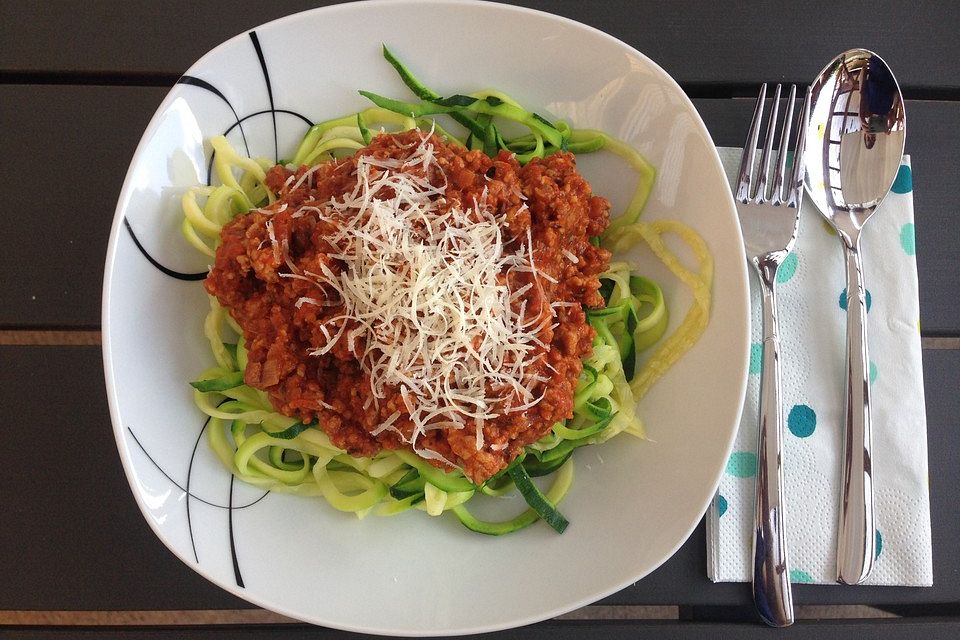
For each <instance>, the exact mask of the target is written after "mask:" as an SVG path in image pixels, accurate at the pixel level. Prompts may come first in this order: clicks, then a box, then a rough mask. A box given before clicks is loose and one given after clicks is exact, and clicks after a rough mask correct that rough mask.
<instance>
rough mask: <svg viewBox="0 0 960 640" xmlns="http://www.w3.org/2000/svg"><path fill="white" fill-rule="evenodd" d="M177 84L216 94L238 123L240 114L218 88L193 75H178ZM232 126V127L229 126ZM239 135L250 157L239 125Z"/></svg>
mask: <svg viewBox="0 0 960 640" xmlns="http://www.w3.org/2000/svg"><path fill="white" fill-rule="evenodd" d="M177 84H189V85H192V86H194V87H200V88H201V89H206V90H207V91H209V92H210V93H212V94H213V95H215V96H217V97H218V98H220V99H221V100H223V101H224V102H226V103H227V106H228V107H230V111H232V112H233V118H234V120H236V122H237V124H240V116H239V115H238V114H237V110H236V109H234V108H233V105H232V104H231V103H230V101H229V100H227V96H225V95H223V92H222V91H220V89H217V88H216V87H215V86H213V85H212V84H210V83H209V82H207V81H206V80H202V79H201V78H196V77H194V76H180V79H179V80H177ZM231 128H232V127H231ZM240 137H241V138H243V148H244V150H245V151H246V152H247V157H248V158H249V157H250V145H249V144H247V134H246V133H244V131H243V127H242V126H241V127H240ZM207 184H208V185H209V184H210V169H209V167H208V168H207Z"/></svg>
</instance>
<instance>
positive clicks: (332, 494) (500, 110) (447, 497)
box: [181, 48, 713, 535]
mask: <svg viewBox="0 0 960 640" xmlns="http://www.w3.org/2000/svg"><path fill="white" fill-rule="evenodd" d="M384 57H385V58H386V59H387V61H388V62H390V64H392V65H393V66H394V68H395V69H396V70H397V72H398V73H399V75H400V77H401V79H402V80H403V81H404V83H405V84H406V85H407V86H408V87H409V88H410V89H411V91H412V92H413V93H414V94H415V95H416V96H417V97H418V98H420V99H421V100H422V102H419V103H416V102H405V101H400V100H394V99H392V98H386V97H383V96H379V95H377V94H373V93H370V92H366V91H361V94H362V95H364V96H366V97H367V98H369V99H370V100H371V101H372V102H373V103H374V104H375V105H376V106H374V107H371V108H369V109H366V110H363V111H360V112H358V113H354V114H349V115H346V116H343V117H341V118H336V119H333V120H328V121H325V122H321V123H319V124H316V125H313V126H312V127H310V128H309V130H308V131H307V132H306V134H305V135H304V137H303V139H302V141H301V142H300V144H299V146H298V147H297V149H296V151H295V153H294V154H293V156H292V158H291V160H290V162H289V163H287V164H289V165H294V166H297V167H299V166H301V165H315V164H318V163H322V162H327V161H330V160H334V159H339V158H344V157H348V156H351V155H352V154H354V153H355V152H356V150H357V149H360V148H363V147H364V146H366V145H367V144H369V142H370V139H371V137H372V136H371V132H372V131H376V132H380V131H392V132H397V131H405V130H409V129H413V128H418V127H419V128H422V129H430V130H432V131H433V132H434V133H435V134H437V135H439V136H441V137H443V138H445V139H446V140H447V141H448V142H450V143H454V144H458V145H463V146H466V147H467V148H470V149H481V150H483V151H484V152H485V153H488V154H489V155H496V153H498V152H499V151H500V150H501V149H506V150H507V151H509V152H511V153H513V154H515V155H516V157H517V159H518V161H519V162H520V163H526V162H529V161H530V160H532V159H533V158H542V157H545V156H546V155H549V154H551V153H556V152H557V151H561V150H563V151H570V152H572V153H592V152H596V151H600V150H607V151H610V152H612V153H614V154H616V155H618V156H620V157H621V158H623V159H624V160H625V161H626V162H627V163H628V164H629V165H630V166H631V167H632V168H633V169H635V170H636V172H637V174H638V176H639V179H638V183H637V187H636V189H635V193H634V196H633V198H632V199H631V201H630V203H629V205H628V206H627V208H626V210H625V211H624V212H623V213H622V215H621V216H619V217H618V218H616V219H614V220H613V222H612V223H611V224H610V226H609V228H608V229H607V231H606V232H605V233H604V235H603V237H602V239H601V238H594V243H595V244H601V243H602V246H604V247H606V248H608V249H610V250H611V251H612V252H614V253H622V252H623V251H626V250H627V249H629V248H630V247H631V246H633V245H634V244H636V243H637V242H639V241H643V242H644V243H646V245H647V246H648V247H649V248H650V250H651V251H652V252H653V254H654V255H655V256H656V257H657V258H658V259H660V260H661V261H662V262H663V263H664V264H665V265H666V266H667V267H668V268H669V269H670V271H671V272H672V273H673V274H674V275H675V276H676V277H677V278H678V279H679V280H680V281H681V282H683V283H684V284H685V285H686V286H687V287H689V288H690V289H691V291H692V292H693V298H694V302H693V304H692V305H691V307H690V309H689V310H688V312H687V313H686V315H685V317H684V319H683V320H682V322H681V323H680V325H679V326H678V328H677V329H676V331H674V332H673V333H672V334H671V335H670V336H668V337H667V338H666V339H662V337H663V336H664V334H665V332H666V329H667V326H668V323H669V314H668V312H667V307H666V304H665V302H664V296H663V292H662V291H661V289H660V287H659V286H658V285H657V284H656V283H654V282H653V281H651V280H649V279H646V278H644V277H641V276H639V275H635V274H633V273H631V268H630V265H629V264H627V263H626V262H613V263H611V264H610V267H609V270H608V271H607V272H605V273H603V274H601V276H600V280H601V294H602V295H603V297H604V300H605V301H606V306H605V307H604V308H601V309H586V316H587V322H588V323H589V324H590V326H591V327H593V329H594V330H595V332H596V336H595V338H594V340H593V345H592V346H593V349H592V353H591V354H590V355H589V357H586V358H584V360H583V368H582V372H581V374H580V378H579V380H578V381H577V385H576V389H575V392H574V398H573V415H572V417H571V418H569V419H567V420H564V421H562V422H558V423H556V424H555V425H554V426H553V428H552V429H551V431H550V433H548V434H547V435H546V436H545V437H543V438H541V439H540V440H538V441H537V442H535V443H533V444H531V445H529V446H527V447H526V449H525V451H524V452H523V453H521V455H520V456H518V457H517V458H516V459H515V460H514V461H513V462H512V463H511V464H510V465H509V466H508V467H507V469H505V470H503V471H501V472H500V473H498V474H496V475H494V476H493V477H491V478H490V479H488V480H487V481H486V482H484V483H482V484H481V485H476V484H474V483H473V482H472V481H471V480H469V479H468V478H467V477H466V476H464V475H463V473H461V472H459V471H452V472H446V471H443V470H441V469H439V468H437V467H435V466H433V465H431V464H430V463H429V462H427V461H426V460H424V459H422V458H420V457H418V456H417V455H415V454H414V453H413V452H411V451H407V450H397V451H390V450H382V451H381V452H380V453H378V454H377V455H376V456H374V457H372V458H355V457H352V456H350V455H348V454H347V453H346V452H345V451H344V450H342V449H340V448H338V447H336V446H335V445H334V444H333V443H332V442H331V441H330V438H329V437H328V436H327V435H326V434H325V433H324V432H323V431H322V430H321V429H320V428H318V426H317V425H307V424H303V423H302V422H300V421H299V420H297V419H296V418H291V417H288V416H284V415H281V414H280V413H278V412H276V411H275V410H274V408H273V407H272V406H271V404H270V401H269V399H268V397H267V395H266V394H265V393H264V392H263V391H261V390H259V389H256V388H254V387H251V386H248V385H247V384H245V383H244V372H245V369H246V364H247V353H246V348H245V345H244V342H243V339H242V333H241V331H240V329H239V327H238V326H237V325H236V323H235V322H233V320H232V318H231V317H230V315H229V313H228V312H227V311H226V310H225V309H224V308H223V307H221V306H220V304H219V303H218V302H217V300H216V299H215V298H213V297H210V310H209V312H208V313H207V315H206V319H205V321H204V324H203V330H204V335H205V336H206V338H207V340H208V341H209V343H210V347H211V352H212V355H213V360H214V361H215V362H216V366H214V367H212V368H210V369H208V370H207V371H205V372H203V373H202V374H201V375H200V376H199V377H198V379H197V380H195V381H193V382H191V385H192V386H193V387H194V400H195V403H196V405H197V407H198V408H199V409H200V410H201V411H202V412H203V413H205V414H206V415H207V416H209V423H208V429H207V438H208V441H209V445H210V447H211V448H212V450H213V451H214V453H215V454H216V456H217V458H218V459H219V460H220V461H221V462H222V463H223V465H224V466H225V467H226V468H227V469H229V470H230V472H231V473H233V474H234V475H235V476H236V477H237V478H238V479H240V480H243V481H244V482H246V483H248V484H250V485H253V486H255V487H258V488H261V489H265V490H269V491H279V492H285V493H292V494H297V495H303V496H322V497H323V498H324V499H325V500H326V501H327V502H328V503H329V504H330V505H331V506H332V507H333V508H334V509H337V510H339V511H345V512H350V513H353V514H355V515H356V516H357V517H359V518H363V517H365V516H367V515H368V514H370V513H374V514H376V515H379V516H392V515H396V514H399V513H402V512H404V511H408V510H411V509H420V510H422V511H425V512H426V513H427V514H429V515H431V516H439V515H441V514H443V513H448V512H449V513H451V514H453V516H454V517H456V518H457V519H458V520H459V521H460V522H461V523H462V524H463V525H464V526H466V527H467V528H468V529H470V530H472V531H476V532H478V533H484V534H489V535H502V534H505V533H510V532H513V531H517V530H519V529H522V528H524V527H527V526H529V525H531V524H532V523H534V522H536V521H537V520H538V519H543V520H545V521H546V522H547V523H548V524H549V525H550V526H551V527H553V528H554V529H556V530H557V531H559V532H562V531H563V529H564V528H565V527H566V526H567V521H566V519H565V518H564V517H563V516H562V515H561V514H560V513H559V512H558V511H557V509H556V505H557V504H558V503H559V502H560V501H561V500H562V499H563V498H564V496H565V495H566V494H567V492H568V490H569V488H570V486H571V484H572V482H573V474H574V472H573V461H572V458H571V457H572V454H573V451H574V450H575V449H577V448H579V447H581V446H584V445H589V444H595V443H599V442H604V441H606V440H609V439H610V438H613V437H614V436H616V435H618V434H620V433H623V432H626V433H630V434H632V435H634V436H637V437H640V438H644V437H645V430H644V425H643V423H642V422H641V420H640V418H639V417H638V416H637V415H636V412H635V408H636V405H637V402H638V401H639V400H640V399H641V398H642V397H643V396H644V395H645V394H646V393H647V391H649V389H650V387H651V386H652V385H653V384H654V383H655V382H656V381H657V380H658V379H659V378H660V377H661V376H662V375H663V374H664V372H665V371H666V370H667V369H669V367H670V366H672V365H673V363H675V362H676V361H677V360H678V359H679V358H680V357H681V356H682V355H683V354H684V353H685V352H686V351H687V350H688V349H689V348H690V347H691V346H692V345H693V344H694V343H695V342H696V340H697V339H698V338H699V337H700V335H701V334H702V333H703V331H704V329H705V327H706V324H707V322H708V320H709V315H710V296H711V293H710V292H711V286H712V277H713V264H712V259H711V256H710V253H709V251H708V250H707V247H706V244H705V243H704V241H703V239H702V238H700V236H699V235H697V234H696V232H694V231H693V230H692V229H691V228H689V227H687V226H686V225H683V224H682V223H680V222H676V221H669V220H664V221H657V222H651V223H645V222H638V221H637V220H638V218H639V217H640V214H641V212H642V210H643V208H644V205H645V203H646V201H647V199H648V198H649V195H650V192H651V189H652V187H653V182H654V178H655V174H656V172H655V170H654V168H653V167H652V166H651V165H650V164H649V163H648V162H647V161H646V160H645V159H644V158H643V157H642V156H640V155H639V154H638V153H637V152H636V151H635V150H634V149H632V148H631V147H629V146H628V145H626V144H624V143H622V142H620V141H618V140H615V139H614V138H611V137H610V136H608V135H607V134H605V133H603V132H601V131H596V130H591V129H572V128H571V127H570V126H569V125H568V124H567V123H565V122H562V121H558V122H556V123H552V122H550V121H548V120H546V119H545V118H543V117H541V116H539V115H537V114H536V113H533V112H529V111H527V110H526V109H525V108H524V107H522V106H521V105H520V104H519V103H518V102H516V101H515V100H513V99H512V98H510V97H509V96H507V95H505V94H503V93H501V92H499V91H494V90H486V91H481V92H476V93H471V94H469V95H454V96H450V97H447V98H442V97H441V96H440V95H439V94H437V93H435V92H434V91H432V90H431V89H429V88H428V87H426V86H425V85H423V84H422V83H421V82H420V81H419V80H418V79H417V78H416V77H415V76H414V75H413V74H412V73H411V72H410V71H409V70H408V69H407V68H406V67H405V66H404V65H403V64H402V63H401V62H400V61H399V60H397V59H396V58H395V57H394V56H393V55H392V54H391V53H390V52H389V51H388V50H387V49H386V48H384ZM438 114H443V115H444V116H445V117H449V118H450V119H451V120H452V121H453V122H455V123H456V124H457V125H459V126H461V127H463V128H464V129H465V131H466V133H465V137H464V138H463V139H462V140H461V139H459V138H458V137H457V136H456V135H454V134H452V133H450V132H449V131H448V130H447V129H444V128H443V127H442V126H441V125H440V123H438V122H436V121H435V120H434V119H432V116H434V115H438ZM501 120H508V121H510V122H512V123H513V125H514V126H516V125H517V124H520V125H523V126H525V127H526V128H527V129H529V133H527V134H525V135H521V136H518V137H514V138H511V139H509V140H505V139H504V138H503V137H502V135H501V133H500V131H499V130H498V129H497V126H496V122H497V121H501ZM211 144H212V146H213V150H214V161H213V167H214V170H215V173H216V177H217V181H218V185H217V186H208V187H195V188H193V189H190V190H189V191H188V192H187V193H186V194H185V195H184V196H183V200H182V206H183V214H184V217H183V222H182V225H181V229H182V232H183V235H184V237H185V238H186V240H187V241H188V242H189V243H190V244H191V245H192V246H193V247H195V248H196V249H197V250H198V251H200V252H202V253H203V254H205V255H207V256H210V257H213V256H215V254H216V249H217V247H218V246H219V243H220V232H221V230H222V229H223V226H224V225H225V224H226V223H227V222H229V221H230V220H232V219H233V218H234V217H236V216H238V215H242V214H244V213H246V212H247V211H249V210H251V209H254V208H257V207H261V206H265V205H267V204H269V203H272V202H274V201H275V199H276V194H274V193H272V192H270V190H269V189H268V188H267V187H266V185H265V177H266V170H268V169H269V168H270V165H271V163H270V162H269V161H266V160H263V159H256V160H254V159H250V158H245V157H243V156H240V155H239V154H238V153H237V152H236V151H235V150H234V149H233V148H232V147H231V146H230V144H229V143H228V142H227V140H226V138H224V137H223V136H218V137H216V138H213V139H212V140H211ZM668 233H669V234H674V235H676V236H678V237H679V238H680V239H681V240H683V241H684V242H685V243H686V244H688V245H689V246H690V248H691V249H692V250H693V252H694V253H695V254H696V256H697V259H698V263H699V264H698V266H697V268H696V269H694V270H691V269H688V268H686V267H685V266H683V265H682V264H681V263H680V260H679V259H678V258H677V257H676V256H675V255H674V254H673V253H672V252H671V251H670V250H669V249H668V248H667V247H666V245H665V244H664V242H663V235H664V234H668ZM654 346H655V348H654V349H653V352H652V354H651V355H650V356H649V357H647V358H646V360H645V362H643V363H639V362H638V353H640V352H643V351H645V350H648V349H651V348H653V347H654ZM540 476H552V483H551V484H550V486H549V488H548V489H547V490H546V492H545V493H542V492H541V491H540V489H539V488H538V486H537V485H536V484H534V483H533V482H532V481H531V478H536V477H540ZM514 490H519V492H520V493H521V495H522V496H523V497H524V499H525V500H526V501H527V503H528V505H530V508H529V509H527V510H526V511H524V512H523V513H521V514H520V515H518V516H516V517H513V518H510V519H506V520H503V521H499V522H486V521H483V520H480V519H478V518H477V517H476V516H474V515H473V513H472V512H471V511H470V510H469V509H468V507H467V503H468V502H469V501H470V500H471V499H472V498H473V497H474V496H475V495H477V494H483V495H487V496H501V495H504V494H506V493H509V492H512V491H514Z"/></svg>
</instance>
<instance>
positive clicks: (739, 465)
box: [727, 451, 757, 478]
mask: <svg viewBox="0 0 960 640" xmlns="http://www.w3.org/2000/svg"><path fill="white" fill-rule="evenodd" d="M727 473H729V474H730V475H732V476H734V477H737V478H751V477H753V476H755V475H757V454H755V453H751V452H749V451H734V452H733V453H731V454H730V459H729V460H727Z"/></svg>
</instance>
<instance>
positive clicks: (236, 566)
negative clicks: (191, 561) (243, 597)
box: [227, 473, 244, 589]
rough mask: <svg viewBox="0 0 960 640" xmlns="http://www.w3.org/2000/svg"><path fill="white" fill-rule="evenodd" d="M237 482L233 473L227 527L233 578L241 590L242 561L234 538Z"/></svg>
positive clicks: (231, 475) (242, 586) (242, 585)
mask: <svg viewBox="0 0 960 640" xmlns="http://www.w3.org/2000/svg"><path fill="white" fill-rule="evenodd" d="M234 480H236V476H235V475H233V474H232V473H231V474H230V509H229V510H228V511H227V513H228V514H229V515H228V518H229V519H228V521H227V527H228V530H229V532H230V559H231V560H232V561H233V578H234V579H235V580H236V581H237V586H238V587H240V588H241V589H243V588H244V584H243V576H241V575H240V559H239V558H237V542H236V539H235V538H234V537H233V482H234Z"/></svg>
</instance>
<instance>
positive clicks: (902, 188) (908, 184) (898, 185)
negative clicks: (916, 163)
mask: <svg viewBox="0 0 960 640" xmlns="http://www.w3.org/2000/svg"><path fill="white" fill-rule="evenodd" d="M890 189H891V190H892V191H893V192H894V193H909V192H910V191H912V190H913V171H911V170H910V167H908V166H907V165H905V164H902V165H900V169H898V170H897V177H896V179H895V180H894V181H893V186H892V187H890Z"/></svg>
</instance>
